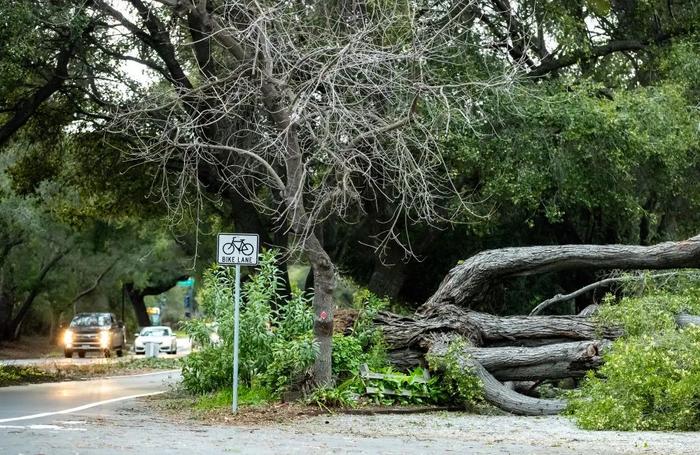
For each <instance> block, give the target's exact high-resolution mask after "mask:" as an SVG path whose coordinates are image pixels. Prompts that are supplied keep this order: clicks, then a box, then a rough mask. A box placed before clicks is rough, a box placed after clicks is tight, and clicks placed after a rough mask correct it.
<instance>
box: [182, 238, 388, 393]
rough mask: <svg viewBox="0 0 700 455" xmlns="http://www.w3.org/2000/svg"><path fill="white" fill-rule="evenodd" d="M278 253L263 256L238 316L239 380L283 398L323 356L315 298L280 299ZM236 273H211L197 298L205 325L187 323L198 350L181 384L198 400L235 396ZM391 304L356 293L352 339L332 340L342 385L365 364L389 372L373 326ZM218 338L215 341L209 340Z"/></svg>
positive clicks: (219, 269) (186, 361)
mask: <svg viewBox="0 0 700 455" xmlns="http://www.w3.org/2000/svg"><path fill="white" fill-rule="evenodd" d="M275 262H276V254H275V253H274V252H266V253H263V255H262V258H261V261H260V266H259V267H258V269H257V271H256V273H255V275H253V276H252V277H251V279H250V280H249V281H248V282H247V283H246V285H245V286H244V288H243V290H242V304H241V314H240V329H241V331H240V347H239V375H240V376H239V377H240V381H241V385H242V386H244V387H247V388H251V389H259V388H262V389H265V390H267V391H268V392H269V393H270V394H271V395H274V396H276V397H279V396H281V395H282V393H284V391H285V390H288V389H290V388H295V387H297V386H298V385H300V384H301V383H302V382H304V381H305V380H306V379H308V378H309V375H310V368H311V366H312V365H313V362H314V359H315V357H316V355H317V353H318V346H317V345H316V344H315V342H314V339H313V311H312V308H311V297H310V296H309V295H307V294H305V293H303V292H302V291H300V290H298V289H296V290H294V291H293V295H292V296H290V297H289V298H286V299H283V298H281V296H280V290H281V289H282V286H281V280H282V278H281V272H280V270H279V268H277V266H276V265H275ZM233 279H234V277H233V274H232V271H231V270H230V269H228V268H224V267H218V266H214V267H212V268H210V269H209V270H208V271H206V272H205V274H204V279H203V284H204V286H203V288H202V290H201V291H200V294H199V296H198V298H199V301H200V305H201V308H202V311H203V313H204V314H205V315H206V317H205V318H204V319H199V320H193V321H189V322H187V323H186V324H185V325H184V330H185V331H186V332H187V333H188V334H189V335H190V336H191V337H192V338H193V340H194V341H195V343H196V344H197V345H198V346H200V349H199V350H198V351H196V352H193V353H192V354H191V355H190V356H188V357H187V358H185V359H184V360H183V369H182V375H183V384H184V386H185V388H186V389H187V390H189V391H191V392H193V393H197V394H210V393H214V392H217V391H219V390H224V389H230V388H231V385H232V384H231V383H232V369H233V363H232V362H233V361H232V358H231V357H232V350H233V346H232V344H233V305H232V298H231V292H232V285H233ZM386 304H387V301H386V300H384V299H378V298H377V297H375V296H374V295H372V294H371V293H369V292H367V291H364V292H360V293H358V297H357V299H356V303H355V305H356V308H357V309H358V313H359V314H358V318H357V320H356V323H355V325H354V327H353V330H352V334H351V335H350V336H342V335H340V334H336V335H334V337H333V373H334V375H335V376H336V378H337V379H339V380H344V379H347V378H352V377H354V376H356V375H357V373H358V370H359V366H360V364H361V363H367V364H369V365H370V367H371V368H381V367H384V366H386V358H387V356H386V349H385V348H384V343H383V340H382V336H381V333H380V332H379V331H378V330H376V329H375V328H374V326H373V325H372V319H373V318H374V316H375V315H376V313H377V311H379V310H380V309H381V308H383V307H385V306H386ZM214 331H215V332H216V333H217V334H218V336H219V340H218V341H217V342H212V340H211V334H212V332H214Z"/></svg>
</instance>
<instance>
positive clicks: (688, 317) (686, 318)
mask: <svg viewBox="0 0 700 455" xmlns="http://www.w3.org/2000/svg"><path fill="white" fill-rule="evenodd" d="M676 324H677V325H678V327H680V328H684V327H688V326H689V325H696V326H698V327H700V316H694V315H692V314H686V313H681V314H679V315H677V316H676Z"/></svg>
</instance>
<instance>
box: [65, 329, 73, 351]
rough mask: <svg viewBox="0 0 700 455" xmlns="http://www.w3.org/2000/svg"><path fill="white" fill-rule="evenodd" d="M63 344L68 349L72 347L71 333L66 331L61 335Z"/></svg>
mask: <svg viewBox="0 0 700 455" xmlns="http://www.w3.org/2000/svg"><path fill="white" fill-rule="evenodd" d="M63 344H64V345H65V346H66V347H67V348H69V347H71V346H72V345H73V331H72V330H70V329H68V330H66V331H65V332H64V333H63Z"/></svg>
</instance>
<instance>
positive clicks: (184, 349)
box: [0, 338, 192, 366]
mask: <svg viewBox="0 0 700 455" xmlns="http://www.w3.org/2000/svg"><path fill="white" fill-rule="evenodd" d="M191 350H192V345H191V343H190V340H189V338H178V339H177V354H176V355H171V354H164V353H159V357H164V358H175V357H183V356H186V355H187V354H189V353H190V352H191ZM129 357H137V356H135V355H134V353H133V352H130V351H127V352H126V353H125V356H124V357H122V358H119V357H116V356H112V357H110V358H105V357H103V356H102V355H101V354H99V353H97V352H88V353H87V354H86V357H85V358H83V359H81V358H79V357H78V356H77V355H75V354H74V355H73V358H70V359H67V358H65V357H37V358H33V359H11V360H9V359H0V365H18V366H31V365H33V366H41V365H47V366H62V365H92V364H97V363H113V362H118V361H120V360H122V359H123V358H129ZM140 357H143V356H140Z"/></svg>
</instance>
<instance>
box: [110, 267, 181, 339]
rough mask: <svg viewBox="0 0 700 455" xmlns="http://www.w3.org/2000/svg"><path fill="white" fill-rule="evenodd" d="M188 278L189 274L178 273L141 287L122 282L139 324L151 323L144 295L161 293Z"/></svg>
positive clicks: (146, 324) (144, 325)
mask: <svg viewBox="0 0 700 455" xmlns="http://www.w3.org/2000/svg"><path fill="white" fill-rule="evenodd" d="M188 278H189V275H180V276H177V277H174V278H172V279H170V280H166V281H163V282H161V283H158V284H156V285H153V286H146V287H145V288H143V289H138V288H136V287H135V286H134V283H126V284H124V289H125V290H126V295H128V296H129V300H131V306H132V307H133V308H134V313H136V319H137V320H138V323H139V326H140V327H148V326H150V325H151V319H150V318H149V317H148V313H147V312H146V302H145V298H146V296H149V295H159V294H162V293H163V292H166V291H168V290H170V289H172V288H173V287H175V285H176V284H177V282H178V281H183V280H186V279H188Z"/></svg>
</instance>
